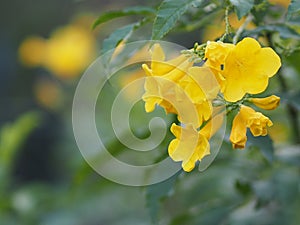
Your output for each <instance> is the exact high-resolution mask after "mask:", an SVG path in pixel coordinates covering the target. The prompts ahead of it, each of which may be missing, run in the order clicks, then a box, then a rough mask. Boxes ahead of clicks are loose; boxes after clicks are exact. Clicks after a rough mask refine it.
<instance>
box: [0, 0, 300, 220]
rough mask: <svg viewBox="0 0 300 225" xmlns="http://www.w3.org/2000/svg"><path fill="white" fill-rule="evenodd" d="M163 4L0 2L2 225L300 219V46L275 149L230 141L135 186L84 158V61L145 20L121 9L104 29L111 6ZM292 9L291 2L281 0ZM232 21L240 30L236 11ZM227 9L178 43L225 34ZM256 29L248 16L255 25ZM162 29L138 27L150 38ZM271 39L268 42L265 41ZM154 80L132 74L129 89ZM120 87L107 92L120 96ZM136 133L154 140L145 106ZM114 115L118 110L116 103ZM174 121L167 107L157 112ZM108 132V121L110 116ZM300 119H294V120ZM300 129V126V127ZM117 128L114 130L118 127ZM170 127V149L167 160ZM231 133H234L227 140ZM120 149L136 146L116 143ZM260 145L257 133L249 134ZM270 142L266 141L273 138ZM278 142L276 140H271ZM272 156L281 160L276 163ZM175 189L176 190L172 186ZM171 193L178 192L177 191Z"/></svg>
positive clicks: (288, 70) (277, 121) (273, 87)
mask: <svg viewBox="0 0 300 225" xmlns="http://www.w3.org/2000/svg"><path fill="white" fill-rule="evenodd" d="M159 2H160V1H158V0H154V1H138V0H127V1H121V0H116V1H108V0H59V1H58V0H53V1H45V0H42V1H41V0H40V1H37V0H28V1H20V0H11V1H1V2H0V11H1V13H0V25H1V30H0V49H1V51H0V74H1V76H0V103H1V111H0V224H1V225H2V224H3V225H9V224H42V225H102V224H103V225H104V224H105V225H124V224H130V225H134V224H137V225H143V224H145V225H148V224H152V222H153V221H154V222H155V220H156V219H155V218H160V219H159V221H160V222H159V223H160V224H170V225H175V224H180V225H182V224H184V225H189V224H195V225H196V224H197V225H198V224H243V225H244V224H249V225H250V224H295V225H296V224H299V223H300V215H299V211H300V179H299V178H300V150H299V149H300V148H299V141H300V140H298V139H297V136H296V135H295V133H294V128H293V126H298V127H299V124H295V121H297V119H296V120H295V118H294V119H293V118H290V117H289V112H288V107H287V105H288V103H289V102H292V103H293V105H294V109H295V110H296V112H295V115H294V117H297V118H298V117H299V116H298V115H297V113H298V111H297V110H299V108H300V107H299V99H300V98H299V96H300V95H299V85H298V84H299V81H300V66H299V63H298V61H299V57H300V55H299V53H293V55H290V56H289V57H288V58H287V59H286V61H285V62H284V63H286V65H284V66H283V69H282V71H283V75H284V79H285V81H286V85H287V88H288V90H290V92H289V93H288V94H287V95H282V99H283V101H282V104H281V106H280V107H279V108H278V109H277V110H275V111H274V112H272V113H270V112H266V114H267V115H268V116H270V117H271V118H272V120H273V122H274V126H273V127H272V128H271V129H270V136H271V138H272V139H273V140H274V146H275V148H274V149H273V150H274V152H268V151H265V152H264V151H261V150H260V148H263V147H264V146H265V145H266V142H265V140H262V142H261V143H260V142H257V141H256V142H255V143H256V146H255V145H254V146H250V147H249V148H248V149H247V150H245V151H234V150H232V149H231V146H230V144H229V143H228V142H226V140H225V142H224V144H223V146H222V148H221V151H220V153H219V155H218V156H217V159H216V160H215V162H214V163H213V165H211V167H209V169H208V170H206V171H205V172H203V173H199V172H198V171H194V172H192V173H189V174H185V173H181V174H180V175H178V176H177V175H176V176H175V177H176V179H175V178H174V177H173V178H171V179H170V180H168V181H166V183H164V184H163V185H161V186H160V185H159V184H158V185H154V186H151V187H128V186H123V185H120V184H116V183H113V182H111V181H108V180H106V179H104V178H102V177H101V176H100V175H98V174H97V173H96V172H95V171H93V170H92V169H91V168H90V167H89V165H88V164H87V163H86V162H85V161H84V159H83V157H82V156H81V154H80V151H79V150H78V148H77V146H76V142H75V139H74V136H73V131H72V120H71V116H72V100H73V95H74V92H75V89H76V85H77V83H78V81H79V79H80V77H81V75H82V74H83V72H84V71H85V69H86V68H87V67H88V66H89V65H90V64H91V63H92V62H93V60H94V59H96V58H97V56H99V55H100V52H101V48H102V47H103V46H102V42H103V40H104V39H105V38H107V37H108V36H109V34H110V33H111V32H112V31H114V30H115V29H117V28H119V27H121V26H122V25H125V24H128V23H131V22H135V20H136V17H135V16H130V17H122V18H121V19H116V20H113V21H111V22H109V23H105V24H103V25H101V26H99V27H97V28H96V29H95V30H92V29H91V26H92V24H93V22H94V21H95V19H96V18H97V16H99V15H100V13H103V12H106V11H110V10H119V9H122V8H124V7H127V6H135V5H138V4H143V5H149V6H157V5H158V4H159ZM271 2H272V3H273V4H274V5H273V6H272V10H274V12H277V13H278V14H284V13H285V11H286V8H287V5H288V3H289V1H271ZM230 20H231V21H232V26H233V27H235V26H236V27H238V26H239V24H241V23H242V22H241V21H237V18H236V16H235V15H231V19H230ZM221 23H222V17H221V15H220V17H218V16H216V19H215V20H214V21H211V22H210V23H209V22H208V23H207V26H205V28H201V29H199V30H196V31H190V32H188V33H187V32H186V31H180V30H179V31H177V32H172V33H171V34H170V35H169V36H168V37H167V40H169V41H172V42H175V43H177V44H180V45H183V46H184V47H187V48H190V47H192V46H193V43H194V42H195V41H197V42H201V41H206V40H212V39H216V38H217V37H218V36H220V35H221V34H222V31H223V30H224V28H222V26H223V27H225V25H221ZM252 27H255V25H253V24H249V29H251V28H252ZM150 36H151V25H149V26H146V27H145V28H143V30H142V31H140V32H137V33H136V34H135V36H134V37H135V38H136V39H139V40H141V39H149V38H150ZM262 41H263V40H262ZM141 76H143V74H141V73H140V72H139V71H138V72H133V73H127V74H126V76H125V75H124V76H123V77H121V78H120V79H119V80H118V81H116V83H118V82H119V83H118V85H119V86H120V87H122V85H124V84H126V83H128V82H130V81H132V80H134V79H136V78H139V77H141ZM280 88H281V83H280V80H279V79H277V78H274V79H272V80H271V83H270V88H269V89H268V91H269V92H270V93H279V90H280ZM112 93H114V90H113V88H110V87H109V86H108V87H107V88H106V89H105V93H104V94H103V96H102V97H101V98H102V99H106V101H107V102H108V105H109V102H110V100H111V99H112V98H113V96H114V95H113V94H112ZM135 111H136V112H133V113H134V116H136V117H135V118H136V119H135V120H134V121H132V123H133V127H134V128H133V129H134V131H135V132H136V134H137V136H139V135H140V137H143V135H144V136H145V135H146V136H147V134H145V132H146V133H147V126H148V124H145V118H146V121H147V120H149V119H150V118H151V115H146V114H145V113H143V103H142V102H140V103H139V104H137V106H136V110H135ZM108 112H109V110H108ZM153 115H155V116H157V115H158V116H161V117H163V118H164V119H165V120H166V121H167V122H168V123H171V121H172V120H174V117H172V116H165V115H164V113H163V111H162V110H160V109H157V112H156V113H155V114H152V116H153ZM101 116H103V115H100V113H99V117H100V118H99V121H98V122H99V124H98V125H99V127H100V128H101V129H102V130H101V129H100V131H99V132H100V133H101V132H103V133H104V134H105V133H107V132H106V130H105V129H106V128H107V129H109V128H108V127H106V126H108V125H105V123H104V122H103V121H102V120H101ZM293 121H294V123H293ZM298 129H299V128H298ZM108 133H109V132H108ZM171 138H172V136H171V135H170V134H168V135H167V136H166V138H165V141H164V142H163V143H162V145H161V146H160V149H159V150H160V154H161V157H166V148H167V144H168V141H169V140H170V139H171ZM226 138H227V139H228V137H225V139H226ZM111 140H114V137H111V138H110V139H109V144H110V150H111V151H112V152H113V153H114V154H115V155H117V154H118V153H119V152H120V151H121V150H123V149H124V148H125V147H124V146H122V144H120V143H119V142H117V141H116V142H113V143H112V142H111ZM250 142H251V140H250ZM268 144H270V143H267V145H268ZM267 149H270V148H267ZM270 158H273V160H272V162H271V160H270ZM170 190H171V191H170ZM165 195H168V196H169V197H168V198H166V197H165Z"/></svg>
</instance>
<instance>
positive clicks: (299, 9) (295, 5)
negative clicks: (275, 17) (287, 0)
mask: <svg viewBox="0 0 300 225" xmlns="http://www.w3.org/2000/svg"><path fill="white" fill-rule="evenodd" d="M299 14H300V1H299V0H292V1H291V4H290V5H289V8H288V13H287V19H288V20H289V19H291V18H292V17H293V16H295V15H298V16H299Z"/></svg>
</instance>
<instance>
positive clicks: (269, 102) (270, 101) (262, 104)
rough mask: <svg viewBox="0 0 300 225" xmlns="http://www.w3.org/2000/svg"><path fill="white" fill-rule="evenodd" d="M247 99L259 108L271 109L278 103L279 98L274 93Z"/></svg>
mask: <svg viewBox="0 0 300 225" xmlns="http://www.w3.org/2000/svg"><path fill="white" fill-rule="evenodd" d="M249 101H250V102H252V103H253V104H254V105H256V106H257V107H259V108H261V109H266V110H273V109H275V108H277V106H278V105H279V103H280V98H279V97H278V96H276V95H271V96H269V97H266V98H250V99H249Z"/></svg>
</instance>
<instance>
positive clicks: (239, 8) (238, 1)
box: [230, 0, 254, 20]
mask: <svg viewBox="0 0 300 225" xmlns="http://www.w3.org/2000/svg"><path fill="white" fill-rule="evenodd" d="M230 3H231V4H232V5H233V6H234V8H235V10H236V14H237V16H238V18H239V20H240V19H241V18H242V17H243V16H245V15H247V14H248V13H249V12H250V10H251V9H252V8H253V6H254V0H230Z"/></svg>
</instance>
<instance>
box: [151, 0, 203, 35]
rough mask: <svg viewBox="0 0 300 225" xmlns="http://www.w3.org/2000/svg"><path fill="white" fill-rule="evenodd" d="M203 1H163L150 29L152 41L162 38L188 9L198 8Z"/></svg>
mask: <svg viewBox="0 0 300 225" xmlns="http://www.w3.org/2000/svg"><path fill="white" fill-rule="evenodd" d="M202 2H203V0H185V1H182V0H164V1H163V2H162V3H161V5H160V6H159V8H158V12H157V16H156V18H155V20H154V24H153V29H152V39H153V40H159V39H161V38H163V37H164V36H165V35H166V34H167V33H168V32H169V31H170V30H171V29H172V28H174V26H175V25H176V22H177V21H178V20H179V19H180V17H181V16H182V15H183V14H184V13H185V12H186V11H187V10H188V9H189V7H192V6H197V7H199V6H200V5H201V3H202Z"/></svg>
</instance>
